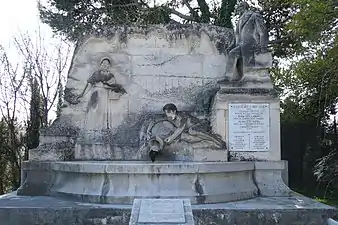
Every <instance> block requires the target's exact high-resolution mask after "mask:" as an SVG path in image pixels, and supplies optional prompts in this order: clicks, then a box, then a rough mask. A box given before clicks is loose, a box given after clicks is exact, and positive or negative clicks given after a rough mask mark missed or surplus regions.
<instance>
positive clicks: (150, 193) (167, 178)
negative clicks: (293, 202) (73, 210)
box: [18, 161, 289, 204]
mask: <svg viewBox="0 0 338 225" xmlns="http://www.w3.org/2000/svg"><path fill="white" fill-rule="evenodd" d="M280 162H282V161H279V162H276V163H272V162H179V161H173V162H164V161H162V162H155V163H151V162H146V161H70V162H59V161H58V162H41V161H27V162H24V163H23V171H24V172H23V173H24V174H23V177H24V180H23V181H22V186H21V187H20V188H19V190H18V194H19V195H49V196H57V197H66V198H68V199H74V200H79V201H84V202H92V203H114V204H132V202H133V200H134V199H135V198H189V199H190V200H191V203H192V204H207V203H222V202H231V201H238V200H244V199H250V198H254V197H257V196H258V194H259V192H260V194H262V193H261V191H259V190H260V187H261V188H262V190H263V192H264V190H270V195H273V196H276V194H277V195H278V196H279V195H280V196H285V195H286V192H285V190H284V192H283V191H282V192H281V191H280V190H281V188H280V187H281V186H282V187H284V186H285V187H286V188H287V186H286V185H285V184H284V182H283V181H282V180H281V176H280V173H279V172H281V168H282V167H281V165H282V163H280ZM257 163H258V164H257ZM259 163H260V164H259ZM262 163H263V164H262ZM264 163H270V164H271V163H272V164H273V165H275V168H274V169H273V168H272V167H271V165H272V164H271V165H269V166H264V165H265V164H264ZM278 165H279V167H280V168H279V167H278ZM256 168H260V169H259V170H261V171H258V170H257V169H256ZM271 169H273V170H271ZM257 172H258V173H257ZM276 173H277V174H276ZM269 174H270V175H271V176H272V179H273V181H274V182H273V183H271V181H270V180H269ZM255 177H257V178H258V180H257V179H256V178H255ZM278 177H279V178H278ZM276 178H277V179H276ZM277 180H281V181H279V183H278V182H277V183H276V181H277ZM274 184H278V186H279V187H277V188H276V187H273V185H274ZM283 185H284V186H283ZM285 187H284V189H285ZM271 188H272V189H271ZM282 189H283V188H282ZM271 190H274V191H272V192H271ZM276 190H277V191H276ZM287 190H289V189H288V188H287ZM265 192H266V191H265ZM268 192H269V191H268ZM268 192H266V193H268ZM263 195H264V193H263Z"/></svg>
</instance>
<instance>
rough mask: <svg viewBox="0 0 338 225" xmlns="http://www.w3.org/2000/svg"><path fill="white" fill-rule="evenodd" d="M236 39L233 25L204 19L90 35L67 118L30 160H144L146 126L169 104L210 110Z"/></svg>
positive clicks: (77, 60)
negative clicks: (141, 151)
mask: <svg viewBox="0 0 338 225" xmlns="http://www.w3.org/2000/svg"><path fill="white" fill-rule="evenodd" d="M233 40H234V34H233V31H232V30H230V29H226V28H220V27H217V26H211V25H203V24H194V25H173V24H168V25H149V26H131V27H126V26H122V27H110V28H106V29H105V30H101V31H97V32H95V33H93V34H92V35H90V36H87V37H86V38H84V39H83V40H81V41H79V42H78V45H77V47H76V49H75V52H74V57H73V59H72V63H71V68H70V70H69V73H68V80H67V84H66V88H65V104H64V106H63V108H62V112H61V116H60V118H59V119H58V121H56V122H54V123H55V125H54V124H53V126H52V127H51V128H50V129H47V130H46V131H44V134H43V135H42V136H44V138H42V139H41V141H40V143H41V144H40V146H39V147H38V148H37V149H34V150H32V151H31V152H30V159H32V160H42V161H43V160H58V161H62V160H88V159H91V160H131V159H133V160H135V159H137V160H144V158H142V157H143V156H142V155H140V154H137V153H138V150H139V146H140V145H139V141H140V140H139V138H140V134H139V132H140V129H141V126H142V124H143V122H144V121H145V120H147V119H149V118H151V117H154V116H155V114H158V113H161V111H162V107H163V106H164V105H165V104H167V103H169V102H173V103H174V104H176V105H177V107H178V108H179V109H180V110H182V111H188V112H191V113H194V114H196V115H197V116H200V117H206V116H207V114H208V112H209V106H210V102H211V100H212V97H213V95H214V94H215V92H216V91H217V89H218V84H217V81H219V80H221V79H223V77H224V72H225V69H224V63H225V60H226V58H225V57H224V53H225V52H226V51H227V49H228V48H229V47H230V46H231V45H232V43H233ZM187 65H188V66H187ZM55 127H57V128H58V127H62V129H54V128H55ZM67 129H68V130H71V131H73V130H74V131H75V132H69V131H68V130H67ZM63 130H65V131H66V132H62V131H63ZM58 136H61V137H64V138H63V139H65V140H63V141H68V140H69V139H71V142H69V143H71V146H70V148H68V147H67V148H66V149H65V150H62V149H63V148H58V147H55V146H54V145H55V142H59V139H60V138H58ZM46 141H48V145H45V144H46V143H47V142H46ZM52 142H54V145H53V143H52ZM49 149H50V153H51V154H49V155H48V154H47V152H48V150H49ZM69 149H70V152H69ZM39 154H40V155H41V158H40V159H39Z"/></svg>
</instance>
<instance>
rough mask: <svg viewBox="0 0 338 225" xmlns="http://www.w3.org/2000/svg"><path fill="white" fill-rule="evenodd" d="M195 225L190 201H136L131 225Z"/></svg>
mask: <svg viewBox="0 0 338 225" xmlns="http://www.w3.org/2000/svg"><path fill="white" fill-rule="evenodd" d="M168 223H170V224H172V225H194V219H193V213H192V210H191V203H190V200H189V199H135V200H134V204H133V209H132V212H131V217H130V221H129V225H143V224H147V225H165V224H168Z"/></svg>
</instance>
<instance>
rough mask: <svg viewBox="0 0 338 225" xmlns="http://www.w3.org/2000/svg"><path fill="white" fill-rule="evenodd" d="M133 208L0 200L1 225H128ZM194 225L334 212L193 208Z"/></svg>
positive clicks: (278, 202) (308, 202) (292, 203)
mask: <svg viewBox="0 0 338 225" xmlns="http://www.w3.org/2000/svg"><path fill="white" fill-rule="evenodd" d="M131 210H132V205H116V204H92V203H83V202H73V201H68V200H65V199H59V198H53V197H38V196H37V197H29V196H17V195H16V193H15V192H14V193H11V194H7V195H3V196H0V221H1V222H0V224H1V225H21V224H22V225H36V224H44V225H52V224H53V225H64V224H72V225H102V224H106V225H108V224H109V225H128V224H129V220H130V216H131ZM192 211H193V217H194V221H195V224H196V225H210V224H217V225H234V224H240V225H251V224H252V225H277V224H278V225H295V224H297V225H327V221H328V219H329V218H335V217H337V216H338V212H337V209H336V208H334V207H331V206H328V205H325V204H322V203H320V202H317V201H315V200H313V199H310V198H307V197H304V196H302V195H294V196H292V197H265V198H264V197H262V198H255V199H250V200H246V201H238V202H230V203H224V204H204V205H193V206H192Z"/></svg>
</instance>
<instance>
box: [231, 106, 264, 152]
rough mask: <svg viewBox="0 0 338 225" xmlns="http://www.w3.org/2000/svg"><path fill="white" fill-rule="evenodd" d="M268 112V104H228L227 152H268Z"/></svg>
mask: <svg viewBox="0 0 338 225" xmlns="http://www.w3.org/2000/svg"><path fill="white" fill-rule="evenodd" d="M269 112H270V111H269V104H258V103H250V104H247V103H231V104H229V150H230V151H268V150H269V148H270V123H269V121H270V113H269Z"/></svg>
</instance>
